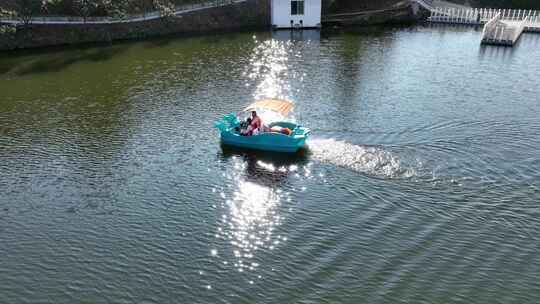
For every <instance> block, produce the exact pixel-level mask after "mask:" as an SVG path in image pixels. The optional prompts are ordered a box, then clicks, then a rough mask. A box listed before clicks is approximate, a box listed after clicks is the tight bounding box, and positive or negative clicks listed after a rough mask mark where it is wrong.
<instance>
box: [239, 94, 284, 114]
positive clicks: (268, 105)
mask: <svg viewBox="0 0 540 304" xmlns="http://www.w3.org/2000/svg"><path fill="white" fill-rule="evenodd" d="M292 108H294V103H293V102H292V101H288V100H282V99H272V98H267V99H261V100H258V101H256V102H254V103H252V104H250V105H249V106H248V107H247V108H245V109H244V111H253V110H256V109H265V110H271V111H274V112H277V113H280V114H281V115H283V116H287V114H289V112H290V111H291V110H292Z"/></svg>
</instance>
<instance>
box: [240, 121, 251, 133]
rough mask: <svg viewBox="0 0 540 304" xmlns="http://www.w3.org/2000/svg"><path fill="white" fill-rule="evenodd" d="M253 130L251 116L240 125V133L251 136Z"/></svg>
mask: <svg viewBox="0 0 540 304" xmlns="http://www.w3.org/2000/svg"><path fill="white" fill-rule="evenodd" d="M252 132H253V127H252V126H251V117H248V118H247V119H246V121H245V122H244V123H242V124H241V125H240V135H243V136H250V135H251V133H252Z"/></svg>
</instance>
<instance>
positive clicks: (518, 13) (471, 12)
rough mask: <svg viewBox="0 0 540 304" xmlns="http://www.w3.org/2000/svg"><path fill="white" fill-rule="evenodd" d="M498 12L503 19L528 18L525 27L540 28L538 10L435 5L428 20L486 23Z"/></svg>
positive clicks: (521, 19) (520, 19) (436, 21)
mask: <svg viewBox="0 0 540 304" xmlns="http://www.w3.org/2000/svg"><path fill="white" fill-rule="evenodd" d="M498 14H499V15H500V19H501V20H503V21H523V20H527V23H526V25H525V27H537V28H540V11H537V10H515V9H492V8H455V7H435V8H433V9H432V10H431V15H430V17H429V18H428V21H429V22H434V23H455V24H485V23H486V22H489V21H490V20H491V19H493V18H494V17H495V16H496V15H498Z"/></svg>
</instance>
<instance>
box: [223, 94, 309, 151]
mask: <svg viewBox="0 0 540 304" xmlns="http://www.w3.org/2000/svg"><path fill="white" fill-rule="evenodd" d="M293 107H294V104H293V103H292V102H290V101H287V100H279V99H263V100H259V101H257V102H254V103H253V104H251V105H249V106H248V107H246V108H245V109H244V110H243V111H242V112H243V113H249V112H250V111H254V110H268V111H272V112H275V113H278V114H280V115H281V116H282V117H284V118H285V117H287V115H288V114H289V112H290V110H292V108H293ZM242 112H240V113H242ZM238 116H239V115H237V114H235V113H230V114H227V115H225V116H224V117H223V118H222V119H220V120H218V121H216V123H215V125H214V126H215V127H216V128H217V129H218V130H219V131H220V133H221V142H222V143H223V144H224V145H229V146H234V147H240V148H246V149H255V150H264V151H273V152H289V153H294V152H297V151H298V149H300V148H301V147H303V146H304V144H305V142H306V139H307V138H308V136H309V134H310V132H311V131H310V130H309V129H308V128H305V127H302V126H300V125H298V124H295V123H293V122H288V121H276V122H272V123H270V124H269V125H267V126H265V128H264V129H265V131H264V132H259V133H257V134H253V135H244V133H243V132H242V128H243V125H244V123H243V122H242V121H240V120H239V118H238Z"/></svg>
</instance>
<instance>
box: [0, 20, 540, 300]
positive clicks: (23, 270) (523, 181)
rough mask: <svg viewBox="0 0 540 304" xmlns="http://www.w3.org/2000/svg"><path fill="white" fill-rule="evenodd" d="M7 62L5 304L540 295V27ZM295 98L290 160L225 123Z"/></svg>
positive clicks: (2, 160)
mask: <svg viewBox="0 0 540 304" xmlns="http://www.w3.org/2000/svg"><path fill="white" fill-rule="evenodd" d="M479 41H480V29H476V30H475V29H472V28H460V27H454V28H452V27H433V28H431V27H414V28H405V29H392V28H386V29H366V30H361V31H357V32H352V33H347V34H340V33H334V34H327V33H322V34H320V33H319V32H309V31H308V32H304V33H303V34H300V33H295V34H291V33H290V32H287V31H285V32H278V33H244V34H228V35H222V36H215V37H214V36H209V37H202V38H176V39H165V40H154V41H148V42H140V43H125V44H116V45H113V46H104V47H94V48H84V49H69V50H63V51H55V50H50V51H47V52H45V53H43V52H41V53H36V52H19V53H3V54H0V303H38V302H39V303H235V304H236V303H490V304H491V303H505V304H507V303H537V302H538V301H539V299H540V236H539V234H538V233H539V231H540V219H539V217H540V158H539V151H540V116H539V113H540V86H539V84H540V82H539V78H540V35H534V34H526V35H524V36H523V37H522V40H521V41H520V43H519V44H518V45H517V46H515V47H514V48H502V47H481V46H480V44H479ZM260 97H280V98H288V99H291V100H294V101H295V102H296V105H297V106H296V108H295V110H294V115H293V117H292V119H295V120H296V121H298V122H301V123H302V124H303V125H305V126H308V127H310V128H312V130H313V136H312V138H311V139H310V140H309V142H308V147H307V148H306V149H305V150H303V151H301V153H300V154H299V155H296V156H294V157H279V156H277V155H272V154H265V153H245V152H243V151H237V150H231V149H226V148H222V147H221V146H220V144H219V140H218V134H217V131H216V130H215V129H213V128H212V126H213V122H214V121H215V120H216V119H218V118H219V117H220V116H222V115H223V114H225V113H229V112H234V111H237V110H238V109H241V108H243V107H244V106H245V105H246V104H248V103H250V102H251V101H253V100H254V99H256V98H260Z"/></svg>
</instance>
